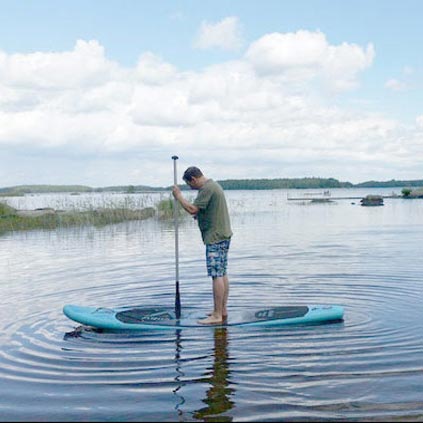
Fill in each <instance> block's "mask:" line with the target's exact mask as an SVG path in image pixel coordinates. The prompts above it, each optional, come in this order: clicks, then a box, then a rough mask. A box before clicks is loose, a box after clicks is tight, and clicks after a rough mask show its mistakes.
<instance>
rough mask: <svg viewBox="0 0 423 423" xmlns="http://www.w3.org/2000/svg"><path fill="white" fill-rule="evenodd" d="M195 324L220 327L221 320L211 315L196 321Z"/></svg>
mask: <svg viewBox="0 0 423 423" xmlns="http://www.w3.org/2000/svg"><path fill="white" fill-rule="evenodd" d="M197 322H198V323H200V325H221V324H222V323H223V318H220V317H216V316H215V315H214V314H211V315H210V316H209V317H206V318H205V319H201V320H198V321H197Z"/></svg>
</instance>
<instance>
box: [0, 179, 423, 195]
mask: <svg viewBox="0 0 423 423" xmlns="http://www.w3.org/2000/svg"><path fill="white" fill-rule="evenodd" d="M218 182H219V183H220V184H221V185H222V187H223V188H224V189H225V190H269V189H330V188H405V187H423V179H415V180H400V181H397V180H395V179H392V180H390V181H366V182H361V183H358V184H353V183H351V182H341V181H339V180H337V179H334V178H314V177H313V178H275V179H226V180H218ZM182 189H188V187H185V186H183V185H182ZM170 190H171V186H168V187H151V186H146V185H117V186H109V187H97V188H93V187H90V186H86V185H45V184H44V185H42V184H39V185H37V184H34V185H16V186H11V187H4V188H0V196H7V195H24V194H43V193H59V192H60V193H71V194H81V193H88V192H122V193H127V194H133V193H145V192H163V191H170Z"/></svg>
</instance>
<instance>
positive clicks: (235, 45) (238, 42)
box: [194, 16, 243, 50]
mask: <svg viewBox="0 0 423 423" xmlns="http://www.w3.org/2000/svg"><path fill="white" fill-rule="evenodd" d="M242 44H243V40H242V30H241V25H240V22H239V19H238V18H237V17H236V16H230V17H227V18H224V19H222V20H221V21H219V22H217V23H208V22H203V23H202V24H201V28H200V33H199V35H198V37H197V39H196V40H195V42H194V47H196V48H199V49H208V48H221V49H223V50H237V49H239V48H240V47H241V46H242Z"/></svg>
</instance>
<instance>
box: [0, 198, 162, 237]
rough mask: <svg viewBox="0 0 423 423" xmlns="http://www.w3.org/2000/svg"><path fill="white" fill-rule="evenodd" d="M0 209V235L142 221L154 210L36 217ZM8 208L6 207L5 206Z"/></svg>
mask: <svg viewBox="0 0 423 423" xmlns="http://www.w3.org/2000/svg"><path fill="white" fill-rule="evenodd" d="M0 204H2V207H0V213H1V214H0V217H1V218H0V233H4V232H8V231H20V230H30V229H55V228H63V227H65V228H66V227H71V226H85V225H93V226H104V225H109V224H113V223H119V222H124V221H127V220H143V219H148V218H150V217H153V216H154V215H155V213H156V210H155V209H154V208H153V207H147V208H144V209H142V210H130V209H126V208H104V209H97V210H89V211H83V212H76V211H72V212H54V211H53V212H49V213H45V214H38V215H19V214H17V211H16V210H15V209H12V210H14V211H15V214H9V215H7V214H3V212H4V210H6V209H5V208H4V207H3V203H0ZM7 207H8V206H7Z"/></svg>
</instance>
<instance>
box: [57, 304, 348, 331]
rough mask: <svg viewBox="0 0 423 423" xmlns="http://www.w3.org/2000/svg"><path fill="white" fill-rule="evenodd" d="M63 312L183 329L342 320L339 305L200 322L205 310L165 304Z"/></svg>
mask: <svg viewBox="0 0 423 423" xmlns="http://www.w3.org/2000/svg"><path fill="white" fill-rule="evenodd" d="M63 312H64V314H65V315H66V316H67V317H69V318H70V319H71V320H74V321H75V322H78V323H82V324H83V325H87V326H92V327H95V328H101V329H109V330H145V329H147V330H149V329H183V328H196V327H197V328H198V327H202V328H204V327H208V326H211V327H230V326H282V325H292V324H304V323H306V324H308V323H323V322H330V321H337V320H342V319H343V315H344V309H343V307H341V306H339V305H307V306H305V305H293V306H282V307H271V308H264V309H246V310H242V311H231V312H230V314H229V317H228V318H227V319H226V320H225V322H224V323H223V324H219V325H203V324H201V323H198V322H197V320H199V319H204V318H205V317H206V316H205V315H204V311H198V310H195V309H184V310H182V316H181V318H180V319H177V318H176V316H175V310H174V309H171V308H166V307H118V308H104V307H84V306H78V305H72V304H67V305H65V306H64V308H63Z"/></svg>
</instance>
